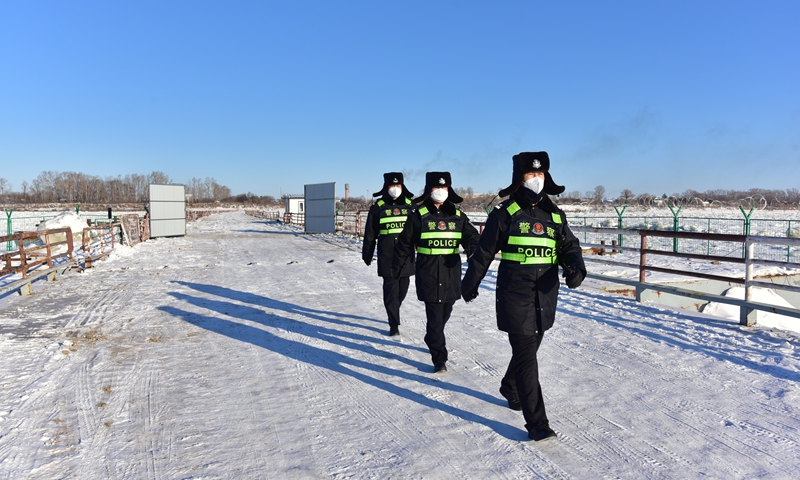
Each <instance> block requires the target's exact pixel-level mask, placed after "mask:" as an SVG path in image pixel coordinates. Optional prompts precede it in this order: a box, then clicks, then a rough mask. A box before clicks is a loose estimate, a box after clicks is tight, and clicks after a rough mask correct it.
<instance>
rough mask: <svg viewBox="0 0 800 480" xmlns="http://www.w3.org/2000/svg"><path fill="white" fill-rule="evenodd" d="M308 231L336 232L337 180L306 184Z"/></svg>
mask: <svg viewBox="0 0 800 480" xmlns="http://www.w3.org/2000/svg"><path fill="white" fill-rule="evenodd" d="M305 198H306V233H334V232H336V182H332V183H316V184H312V185H306V186H305Z"/></svg>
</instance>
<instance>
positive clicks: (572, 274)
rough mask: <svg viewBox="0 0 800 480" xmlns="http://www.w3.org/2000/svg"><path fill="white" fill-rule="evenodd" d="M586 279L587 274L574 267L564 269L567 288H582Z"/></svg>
mask: <svg viewBox="0 0 800 480" xmlns="http://www.w3.org/2000/svg"><path fill="white" fill-rule="evenodd" d="M584 278H586V272H585V271H583V270H579V269H577V268H572V267H564V280H565V281H566V282H567V287H568V288H570V289H575V288H578V287H580V286H581V283H583V279H584Z"/></svg>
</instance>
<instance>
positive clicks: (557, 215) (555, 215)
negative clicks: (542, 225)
mask: <svg viewBox="0 0 800 480" xmlns="http://www.w3.org/2000/svg"><path fill="white" fill-rule="evenodd" d="M551 215H552V216H553V221H554V222H556V223H561V215H559V214H557V213H552V214H551Z"/></svg>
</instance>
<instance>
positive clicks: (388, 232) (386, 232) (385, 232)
mask: <svg viewBox="0 0 800 480" xmlns="http://www.w3.org/2000/svg"><path fill="white" fill-rule="evenodd" d="M402 231H403V229H402V228H390V229H389V230H378V235H394V234H395V233H400V232H402Z"/></svg>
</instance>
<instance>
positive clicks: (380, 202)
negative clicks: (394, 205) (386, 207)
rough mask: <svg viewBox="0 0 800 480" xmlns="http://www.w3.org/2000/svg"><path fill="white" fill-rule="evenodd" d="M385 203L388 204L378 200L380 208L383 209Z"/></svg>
mask: <svg viewBox="0 0 800 480" xmlns="http://www.w3.org/2000/svg"><path fill="white" fill-rule="evenodd" d="M384 203H386V202H384V201H383V200H378V206H379V207H382V206H383V204H384Z"/></svg>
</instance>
